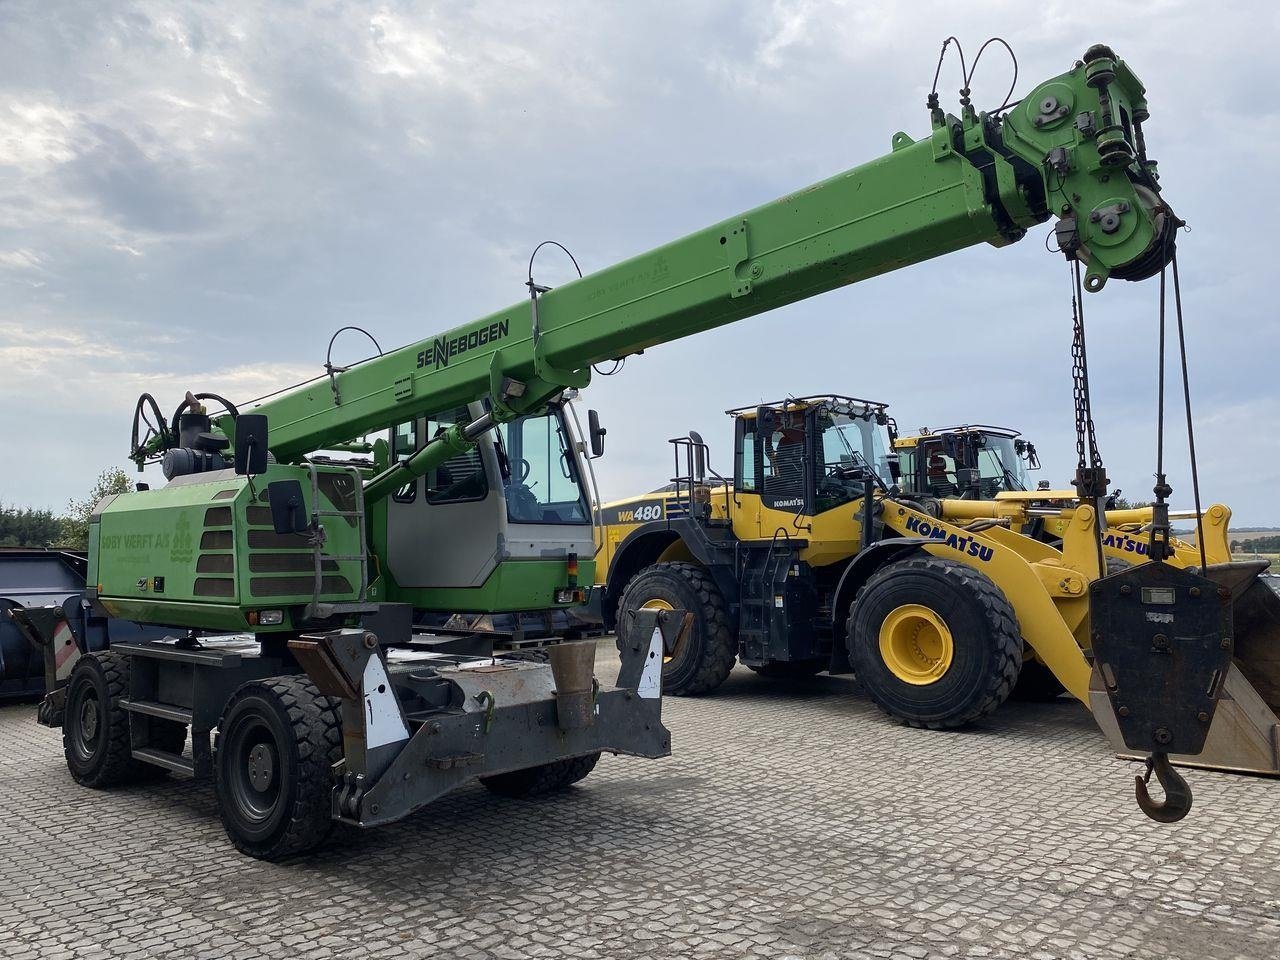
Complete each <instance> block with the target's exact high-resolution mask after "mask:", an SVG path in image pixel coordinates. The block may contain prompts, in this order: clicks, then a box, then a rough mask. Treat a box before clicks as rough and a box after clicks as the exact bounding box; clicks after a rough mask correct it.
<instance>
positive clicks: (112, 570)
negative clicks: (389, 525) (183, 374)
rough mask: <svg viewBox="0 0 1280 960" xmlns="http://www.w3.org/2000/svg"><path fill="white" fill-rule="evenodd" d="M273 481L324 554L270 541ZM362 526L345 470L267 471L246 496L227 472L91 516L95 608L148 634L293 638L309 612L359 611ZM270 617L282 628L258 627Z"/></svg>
mask: <svg viewBox="0 0 1280 960" xmlns="http://www.w3.org/2000/svg"><path fill="white" fill-rule="evenodd" d="M276 480H298V481H299V482H300V486H301V488H302V492H303V498H304V500H305V516H306V517H307V518H308V519H311V518H312V517H313V516H314V517H315V519H316V520H317V521H318V522H319V524H320V525H321V527H322V528H323V531H324V536H323V543H322V544H320V545H319V546H317V545H316V544H314V543H313V542H312V540H313V538H312V537H311V536H309V535H307V534H298V533H290V534H279V533H276V532H275V529H274V526H273V524H272V520H271V510H270V508H269V507H268V505H267V484H268V483H270V482H272V481H276ZM363 526H364V519H363V497H362V495H361V492H360V477H359V475H358V474H357V472H356V471H354V470H352V469H348V468H342V467H326V466H309V465H306V464H303V465H282V464H271V465H270V466H269V468H268V471H267V473H265V474H263V475H261V476H259V477H255V478H253V482H252V484H251V483H250V482H249V480H247V479H246V478H245V477H243V476H237V475H236V474H235V473H234V472H233V471H231V470H221V471H217V472H213V473H198V474H192V475H190V476H185V477H179V478H176V479H175V480H172V481H171V482H170V483H169V484H168V485H167V486H165V487H164V488H162V489H159V490H146V491H139V492H137V493H126V494H121V495H119V496H115V497H112V498H109V499H107V500H104V501H103V502H102V503H100V504H98V506H97V509H96V510H95V512H94V515H93V518H92V521H91V523H90V527H89V580H88V582H89V590H90V597H91V598H94V597H96V599H97V600H98V602H99V603H101V605H102V606H103V607H104V608H105V609H106V611H107V612H108V613H110V614H111V615H112V616H115V617H122V618H125V619H128V620H137V621H140V622H143V623H155V624H164V625H171V626H179V627H195V628H200V629H205V630H231V631H243V630H252V631H254V632H256V633H264V632H275V631H288V630H293V629H296V628H297V627H298V626H299V625H300V624H301V622H302V620H303V615H304V612H305V611H306V610H307V607H308V606H309V605H312V604H316V603H323V604H350V603H358V602H359V601H360V600H362V599H363V595H364V592H365V589H364V588H365V586H366V583H365V581H366V577H367V573H366V569H367V564H366V562H365V560H364V557H365V548H364V538H363ZM317 550H319V558H320V566H321V570H320V578H319V583H317V577H316V572H315V566H316V551H317ZM275 611H280V612H281V616H280V620H279V622H278V623H271V622H265V621H270V620H273V619H274V616H267V617H264V616H263V613H264V612H272V613H274V612H275Z"/></svg>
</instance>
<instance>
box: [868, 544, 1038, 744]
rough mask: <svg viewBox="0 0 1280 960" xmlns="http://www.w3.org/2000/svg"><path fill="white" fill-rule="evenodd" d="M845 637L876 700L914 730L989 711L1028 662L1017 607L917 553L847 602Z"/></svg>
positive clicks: (975, 576)
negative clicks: (1023, 657)
mask: <svg viewBox="0 0 1280 960" xmlns="http://www.w3.org/2000/svg"><path fill="white" fill-rule="evenodd" d="M846 631H847V632H846V637H847V639H846V643H847V644H848V649H849V661H850V663H851V664H852V665H853V670H854V673H855V674H856V675H857V677H858V680H859V681H860V682H861V683H862V685H863V687H864V688H865V689H866V691H867V693H868V694H869V695H870V697H871V699H872V700H873V701H875V703H876V705H877V706H879V707H880V708H881V709H882V710H884V711H885V712H886V713H888V714H889V715H890V716H892V717H895V718H896V719H898V720H901V721H902V722H903V723H906V724H909V725H910V726H913V727H927V728H929V729H935V730H940V729H948V728H952V727H961V726H964V725H965V724H968V723H972V722H973V721H975V720H977V719H979V718H981V717H984V716H986V715H987V714H989V713H991V712H992V711H993V710H995V709H996V707H998V706H1000V704H1002V703H1003V702H1004V701H1005V700H1006V699H1007V698H1008V696H1009V693H1010V691H1011V690H1012V689H1013V686H1014V684H1015V683H1016V682H1017V680H1018V672H1019V670H1020V668H1021V667H1022V632H1021V630H1020V629H1019V627H1018V619H1017V617H1016V616H1015V614H1014V612H1013V607H1011V606H1010V605H1009V601H1008V600H1007V599H1005V596H1004V594H1003V593H1002V592H1001V591H1000V589H999V588H998V587H997V586H996V585H995V584H994V583H992V582H991V580H990V579H989V578H987V577H986V576H984V575H983V574H981V573H979V572H978V571H976V570H973V569H971V568H970V567H967V566H965V565H964V564H962V563H957V562H956V561H954V560H945V559H942V558H939V557H933V556H914V557H911V558H910V559H906V560H900V561H898V562H896V563H891V564H888V565H886V566H884V567H882V568H880V569H879V570H878V571H876V572H875V573H874V574H872V576H871V577H870V578H869V579H868V580H867V583H866V585H865V586H863V588H862V590H861V591H859V593H858V596H857V598H856V599H855V600H854V602H853V603H852V604H851V606H850V610H849V619H848V621H847V623H846Z"/></svg>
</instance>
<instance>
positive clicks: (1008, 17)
mask: <svg viewBox="0 0 1280 960" xmlns="http://www.w3.org/2000/svg"><path fill="white" fill-rule="evenodd" d="M1210 10H1212V12H1211V13H1210V12H1209V11H1210ZM1274 10H1275V7H1274V5H1272V4H1263V3H1254V4H1244V3H1230V2H1219V3H1215V4H1213V5H1211V6H1210V5H1206V4H1203V3H1195V2H1188V3H1175V2H1144V3H1134V4H1121V3H1112V4H1109V5H1106V6H1105V7H1099V6H1098V5H1097V4H1083V3H1079V2H1076V3H1067V2H1042V3H1038V4H1034V5H1032V4H1027V3H1024V2H989V3H982V2H977V0H973V2H969V3H965V4H956V3H954V2H945V3H944V2H914V3H902V4H876V3H870V2H858V3H838V2H831V0H812V2H795V3H784V2H774V3H769V2H743V0H734V2H706V3H699V2H689V0H684V2H680V3H665V2H653V3H634V2H625V3H624V2H618V3H606V2H591V3H588V2H585V0H584V2H581V3H565V4H554V3H530V2H527V0H526V2H513V3H497V2H493V3H409V2H402V3H388V2H377V3H364V2H356V0H345V2H319V0H314V2H290V3H251V2H245V3H230V2H220V3H212V2H210V3H194V2H193V3H169V2H135V3H125V2H113V0H85V2H80V3H70V2H67V3H63V2H56V0H31V2H25V0H0V437H2V438H3V440H4V445H5V454H6V456H5V464H4V466H3V468H0V469H2V472H0V500H3V501H5V502H17V503H22V504H28V503H29V504H35V505H39V506H49V507H53V508H57V509H61V508H62V507H63V506H64V504H65V502H66V500H67V498H68V497H71V496H82V495H83V494H84V493H85V492H86V491H87V488H88V487H89V486H90V484H91V482H92V480H93V477H94V476H95V475H96V474H97V473H98V471H99V470H101V469H102V468H104V467H107V466H112V465H125V455H126V453H127V449H128V440H129V423H130V415H131V413H132V408H133V402H134V399H135V398H136V396H137V394H138V393H139V392H141V391H143V390H149V391H151V392H152V393H155V394H156V395H157V396H158V397H159V398H160V400H161V403H162V406H163V407H164V408H165V409H166V410H171V409H172V408H173V407H174V406H175V405H176V404H177V402H178V401H179V400H180V399H181V397H182V393H183V391H184V390H187V389H193V390H214V391H217V392H221V393H224V394H226V395H229V396H231V397H232V398H233V399H237V398H239V399H244V398H249V397H253V396H256V395H258V394H259V393H262V392H265V391H267V390H269V389H272V388H275V387H277V386H281V385H284V384H286V383H291V382H294V381H296V380H298V379H301V378H302V377H304V376H307V375H310V374H312V373H315V372H318V371H319V365H320V364H321V363H322V362H323V360H324V351H325V345H326V343H327V342H328V339H329V335H330V334H331V333H332V331H333V330H335V329H336V328H337V327H339V326H341V325H343V324H347V323H358V324H361V325H363V326H365V327H367V328H368V329H369V330H371V331H372V332H373V333H374V334H375V335H376V336H377V337H378V338H379V339H380V340H381V342H382V344H383V346H384V347H390V346H393V345H400V344H404V343H408V342H411V341H414V340H418V339H420V338H422V337H424V336H428V335H431V334H433V333H437V332H441V331H444V330H446V329H449V328H451V327H455V326H457V325H459V324H462V323H466V322H468V321H470V320H473V319H476V318H478V317H480V316H483V315H485V314H487V313H488V312H490V311H492V310H496V309H500V308H502V307H503V306H505V305H507V304H509V303H512V302H514V301H516V300H517V299H519V298H520V296H521V295H522V294H523V292H524V291H523V287H522V280H523V278H524V269H525V262H526V261H527V259H528V254H529V251H530V249H531V248H532V247H533V246H534V245H535V244H536V243H537V242H538V241H540V240H543V239H545V238H548V237H551V238H555V239H557V240H559V241H561V242H563V243H565V244H566V245H567V246H568V247H569V248H570V249H571V250H572V251H573V252H574V254H575V255H576V256H577V258H578V260H579V262H580V263H581V264H582V265H583V268H584V269H585V270H588V271H590V270H592V269H598V268H600V267H603V266H606V265H608V264H610V263H613V262H615V261H617V260H619V259H622V258H624V257H627V256H630V255H633V254H636V253H640V252H642V251H644V250H647V249H649V248H651V247H653V246H656V245H658V244H661V243H663V242H666V241H667V240H670V239H674V238H676V237H679V236H682V235H684V234H685V233H688V232H690V231H691V230H694V229H697V228H700V227H702V226H705V225H707V224H709V223H713V222H716V221H719V220H722V219H725V218H727V217H729V216H732V215H734V214H736V213H739V212H741V211H743V210H746V209H749V208H751V207H753V206H756V205H758V204H760V203H762V202H765V201H768V200H770V199H772V198H775V197H778V196H781V195H783V194H786V193H790V192H792V191H794V190H796V189H798V188H801V187H803V186H805V185H807V184H809V183H811V182H814V181H816V180H819V179H823V178H826V177H828V176H831V175H832V174H835V173H838V172H840V171H842V170H844V169H847V168H849V167H852V166H856V165H857V164H859V163H862V162H865V161H867V160H871V159H873V158H875V157H877V156H879V155H881V154H883V153H885V152H887V151H888V149H889V142H890V137H891V136H892V135H893V133H894V132H895V131H898V130H904V131H906V132H908V133H909V134H911V135H912V136H914V137H917V138H918V137H921V136H924V135H926V134H927V133H928V129H929V126H928V115H927V112H926V109H925V106H924V100H925V95H926V93H927V92H928V89H929V85H930V81H931V80H932V76H933V68H934V64H935V61H936V57H937V51H938V46H939V43H940V41H941V40H942V38H943V37H945V36H946V35H947V34H949V33H956V34H958V35H959V36H960V37H961V39H962V40H963V41H964V42H965V44H966V45H967V46H968V49H969V52H970V56H972V53H973V52H974V51H976V49H977V47H978V45H979V44H980V43H981V41H982V40H983V39H985V38H986V37H987V36H990V35H992V34H997V33H998V34H1000V35H1002V36H1003V37H1005V38H1006V39H1007V40H1009V42H1010V43H1011V44H1012V45H1013V47H1014V49H1015V50H1016V52H1017V55H1018V59H1019V63H1020V67H1021V75H1020V78H1019V81H1018V93H1019V94H1023V93H1026V92H1028V91H1029V90H1030V89H1031V88H1032V87H1034V86H1035V85H1036V84H1037V83H1039V82H1040V81H1042V80H1045V79H1048V78H1049V77H1051V76H1053V75H1056V74H1057V73H1060V72H1062V71H1063V70H1065V69H1067V68H1069V66H1070V64H1071V62H1072V61H1073V60H1074V59H1075V58H1077V57H1079V56H1080V54H1081V53H1083V51H1084V50H1085V48H1086V47H1088V46H1089V45H1090V44H1091V43H1095V42H1105V43H1109V44H1111V45H1112V46H1113V47H1114V49H1115V50H1116V51H1117V52H1118V53H1119V55H1120V56H1122V57H1123V58H1125V59H1126V60H1127V61H1128V62H1129V63H1130V65H1131V66H1132V67H1133V69H1134V70H1135V71H1136V72H1137V73H1138V75H1139V76H1140V77H1141V78H1142V79H1143V81H1144V82H1145V83H1146V86H1147V89H1148V95H1149V100H1150V106H1151V120H1150V122H1149V123H1148V124H1147V125H1146V130H1147V143H1148V147H1149V150H1150V152H1151V154H1152V155H1153V156H1155V157H1157V158H1158V159H1159V160H1160V161H1161V168H1160V169H1161V174H1162V182H1163V184H1164V187H1165V192H1166V196H1167V197H1168V199H1169V200H1170V202H1171V203H1172V204H1173V205H1174V207H1175V208H1176V209H1177V210H1178V212H1179V214H1180V215H1181V216H1182V217H1184V218H1185V219H1186V220H1187V221H1189V223H1190V224H1191V227H1192V230H1191V232H1190V233H1186V234H1184V235H1183V236H1182V238H1181V239H1180V241H1179V244H1180V252H1181V265H1182V270H1183V280H1184V291H1185V293H1186V301H1187V303H1186V306H1187V316H1188V321H1189V325H1190V331H1189V339H1190V349H1191V368H1192V378H1193V380H1192V387H1193V400H1194V403H1195V408H1196V413H1197V423H1198V425H1199V430H1200V433H1199V437H1198V439H1199V443H1200V461H1201V477H1202V484H1203V489H1204V494H1205V497H1206V499H1207V500H1208V501H1222V502H1225V503H1227V504H1229V505H1231V506H1232V507H1233V508H1234V510H1235V523H1236V525H1237V526H1241V525H1244V524H1246V523H1251V524H1280V508H1277V506H1276V505H1275V498H1276V493H1275V491H1276V487H1277V484H1276V476H1275V474H1276V470H1277V467H1278V466H1280V456H1278V455H1277V454H1278V453H1280V435H1278V434H1277V431H1276V429H1275V424H1276V423H1277V422H1278V421H1280V390H1278V389H1277V385H1276V374H1277V346H1278V345H1280V325H1278V324H1277V322H1276V308H1275V298H1274V294H1273V282H1274V279H1273V278H1274V276H1275V274H1276V268H1275V266H1274V264H1275V260H1276V253H1275V245H1276V235H1277V225H1276V214H1277V209H1278V205H1277V193H1278V189H1280V188H1278V186H1277V177H1276V174H1275V171H1276V158H1277V156H1280V98H1278V97H1277V96H1276V93H1275V91H1276V65H1275V49H1276V42H1277V40H1278V39H1280V31H1278V30H1277V14H1276V13H1275V12H1274ZM956 73H957V71H956V69H955V67H954V65H951V66H950V67H949V68H948V69H947V70H946V72H945V73H944V77H943V83H942V90H943V93H944V104H945V105H947V106H949V108H950V109H952V110H955V109H956V108H955V99H956V93H955V90H956V88H957V87H958V86H959V83H958V78H957V76H956ZM1009 79H1010V74H1009V65H1008V63H1007V61H1006V60H1005V59H1004V58H1003V57H1002V56H1001V53H1000V51H996V50H990V51H988V54H987V55H986V56H985V57H984V58H983V61H982V64H981V68H980V70H979V73H978V76H977V79H976V81H975V100H976V102H977V104H978V105H979V106H980V107H984V106H985V107H993V106H995V105H997V104H998V103H999V101H1000V99H1001V98H1002V97H1003V96H1004V92H1005V89H1006V88H1007V85H1008V82H1009ZM1049 229H1050V228H1049V227H1048V226H1042V227H1039V228H1037V229H1036V230H1035V231H1033V232H1032V233H1031V235H1029V236H1028V237H1027V238H1026V239H1025V240H1023V241H1022V242H1021V243H1019V244H1017V245H1015V246H1013V247H1009V248H1005V249H999V250H997V249H995V248H992V247H986V246H983V247H978V248H974V249H971V250H967V251H963V252H961V253H957V254H953V255H951V256H949V257H945V258H942V259H940V260H936V261H933V262H930V263H926V264H922V265H919V266H915V267H911V268H908V269H906V270H902V271H899V272H897V273H894V274H890V275H887V276H884V277H880V278H877V279H875V280H871V281H867V282H865V283H862V284H858V285H855V286H853V287H849V288H846V289H845V290H842V291H838V292H836V293H832V294H827V295H825V296H822V297H820V298H817V299H815V300H810V301H808V302H805V303H801V304H797V305H794V306H792V307H789V308H786V309H782V310H778V311H775V312H773V313H771V314H766V315H764V316H760V317H756V318H753V319H751V320H747V321H744V322H741V323H738V324H734V325H731V326H729V327H725V328H722V329H720V330H718V331H714V332H711V333H706V334H702V335H699V336H697V337H694V338H691V339H689V340H686V341H683V342H678V343H672V344H667V345H664V346H660V347H658V348H655V349H652V350H650V351H648V352H647V353H646V354H645V355H644V356H643V357H636V358H633V359H632V360H631V361H630V362H629V363H628V364H627V367H626V369H625V371H624V372H623V373H622V375H620V376H617V377H613V378H610V379H603V378H597V380H596V382H595V383H594V384H593V385H592V387H591V388H590V389H589V391H588V392H587V400H588V401H589V403H590V405H591V406H594V407H597V408H598V409H599V410H600V411H601V414H602V417H603V419H604V421H605V423H606V425H607V427H608V428H609V445H608V455H607V456H606V458H605V460H604V461H603V463H602V464H601V465H600V469H599V473H600V478H601V482H602V486H603V493H604V495H605V496H606V498H612V497H617V496H623V495H626V494H629V493H632V492H636V491H638V490H641V489H648V488H650V487H652V486H655V485H657V484H658V483H661V482H664V481H665V480H666V479H667V478H668V476H669V474H670V472H671V457H670V453H669V451H668V447H667V445H666V443H665V441H666V439H667V438H668V437H671V436H675V435H677V434H682V433H684V432H686V431H687V430H688V429H690V428H695V429H697V430H699V431H700V432H701V433H702V434H703V436H704V437H706V438H707V439H708V440H709V441H710V442H711V444H712V450H713V455H714V460H715V461H716V462H717V463H718V465H719V466H720V468H721V469H722V470H727V469H728V468H729V452H730V432H729V421H728V418H726V417H725V416H724V415H723V413H722V412H721V411H723V410H724V409H725V408H727V407H731V406H739V405H744V404H748V403H754V402H756V401H759V400H768V399H776V398H779V397H781V396H784V395H786V394H788V393H793V394H802V393H820V392H839V393H847V394H854V395H857V396H864V397H869V398H872V399H877V400H884V401H888V402H889V403H891V404H892V406H893V410H894V412H895V414H896V416H897V419H898V421H899V423H900V424H901V425H902V426H904V427H909V428H914V427H917V426H920V425H933V426H937V425H939V424H941V423H942V422H944V421H945V422H958V421H966V422H994V423H1001V424H1008V425H1010V426H1014V427H1017V428H1019V429H1021V430H1023V432H1024V433H1025V434H1027V435H1028V436H1029V437H1030V438H1032V439H1033V440H1034V441H1035V442H1036V444H1037V446H1038V447H1039V449H1040V452H1041V456H1042V458H1043V460H1044V462H1045V470H1044V472H1043V473H1042V474H1041V475H1040V476H1043V477H1045V478H1048V479H1050V480H1052V481H1053V482H1054V484H1055V485H1062V484H1063V483H1065V482H1066V481H1067V480H1068V479H1069V477H1070V476H1071V474H1072V472H1073V469H1074V459H1075V445H1074V434H1073V419H1072V405H1071V380H1070V356H1069V345H1070V338H1071V328H1070V297H1069V290H1068V279H1067V278H1068V273H1067V268H1066V267H1065V266H1064V265H1063V262H1062V259H1061V257H1060V256H1057V255H1050V254H1048V253H1047V252H1046V251H1045V245H1044V242H1043V241H1044V234H1045V232H1046V231H1047V230H1049ZM545 273H546V279H547V280H551V281H559V280H563V279H566V277H565V276H564V275H563V274H560V275H557V274H556V268H555V267H554V265H553V261H552V259H551V258H548V261H547V267H546V272H545ZM1156 292H1157V291H1156V282H1155V281H1154V280H1153V281H1150V282H1148V283H1144V284H1124V283H1121V282H1119V281H1116V282H1113V283H1111V284H1109V285H1108V287H1107V288H1106V289H1105V290H1104V291H1103V292H1102V293H1100V294H1098V295H1096V296H1090V297H1089V298H1088V303H1087V308H1088V318H1089V323H1090V326H1089V334H1090V343H1091V345H1092V347H1093V353H1092V355H1091V368H1092V374H1093V392H1094V402H1095V405H1096V409H1097V419H1098V435H1099V442H1100V445H1101V448H1102V453H1103V456H1104V458H1105V459H1106V462H1107V465H1108V467H1109V470H1110V473H1111V476H1112V478H1113V481H1114V482H1115V483H1116V484H1118V485H1119V486H1120V487H1122V488H1123V489H1124V490H1125V493H1126V494H1127V495H1131V496H1137V497H1146V496H1149V491H1150V487H1151V473H1152V471H1153V469H1154V447H1155V444H1154V419H1155V418H1154V401H1155V390H1154V374H1155V343H1154V333H1155V316H1156V314H1155V309H1156ZM339 351H340V353H341V357H340V358H341V359H348V360H354V359H358V358H359V357H362V356H364V355H365V354H366V352H367V351H366V347H365V345H364V344H362V343H360V342H359V340H358V339H353V340H351V341H349V342H345V343H344V342H343V341H340V346H339ZM1175 382H1176V381H1175ZM1173 421H1174V422H1175V423H1179V422H1180V420H1179V418H1177V417H1175V418H1173ZM1170 442H1171V445H1172V447H1173V449H1176V450H1177V451H1179V456H1177V457H1175V458H1174V459H1173V461H1172V463H1171V471H1170V472H1171V480H1172V483H1173V485H1174V489H1175V494H1174V498H1173V499H1174V503H1175V505H1189V504H1190V501H1191V490H1190V484H1189V481H1188V478H1187V471H1186V458H1185V456H1184V455H1182V453H1181V451H1183V450H1184V449H1185V447H1184V442H1183V440H1182V435H1181V434H1180V433H1177V432H1174V433H1173V434H1172V436H1171V441H1170Z"/></svg>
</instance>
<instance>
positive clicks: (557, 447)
mask: <svg viewBox="0 0 1280 960" xmlns="http://www.w3.org/2000/svg"><path fill="white" fill-rule="evenodd" d="M497 435H498V442H499V447H500V451H501V453H500V459H501V460H503V461H504V463H505V466H504V468H503V473H504V478H503V479H504V494H505V496H506V500H507V519H508V520H509V521H510V522H512V523H590V522H591V510H590V508H589V507H588V506H587V496H586V491H585V490H584V489H583V484H582V477H581V474H580V471H579V469H578V460H577V457H576V456H575V455H574V452H573V447H572V445H571V443H570V441H569V436H568V432H567V431H566V430H565V425H564V421H563V420H562V419H561V418H560V414H559V412H558V411H555V410H552V411H551V412H548V413H545V414H542V415H539V416H528V417H520V418H518V419H516V420H512V421H511V422H510V423H504V424H502V425H501V426H499V427H498V429H497Z"/></svg>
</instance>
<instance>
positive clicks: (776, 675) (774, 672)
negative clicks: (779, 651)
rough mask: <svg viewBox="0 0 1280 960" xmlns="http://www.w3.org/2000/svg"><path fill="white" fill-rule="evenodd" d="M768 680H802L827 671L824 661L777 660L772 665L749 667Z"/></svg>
mask: <svg viewBox="0 0 1280 960" xmlns="http://www.w3.org/2000/svg"><path fill="white" fill-rule="evenodd" d="M750 669H751V670H753V671H755V672H756V673H757V674H759V675H760V676H762V677H767V678H769V679H770V680H804V679H806V678H807V677H812V676H814V675H815V674H818V673H821V672H822V671H823V670H825V669H827V662H826V661H825V660H777V661H775V662H773V663H765V664H761V665H760V666H758V667H750Z"/></svg>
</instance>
